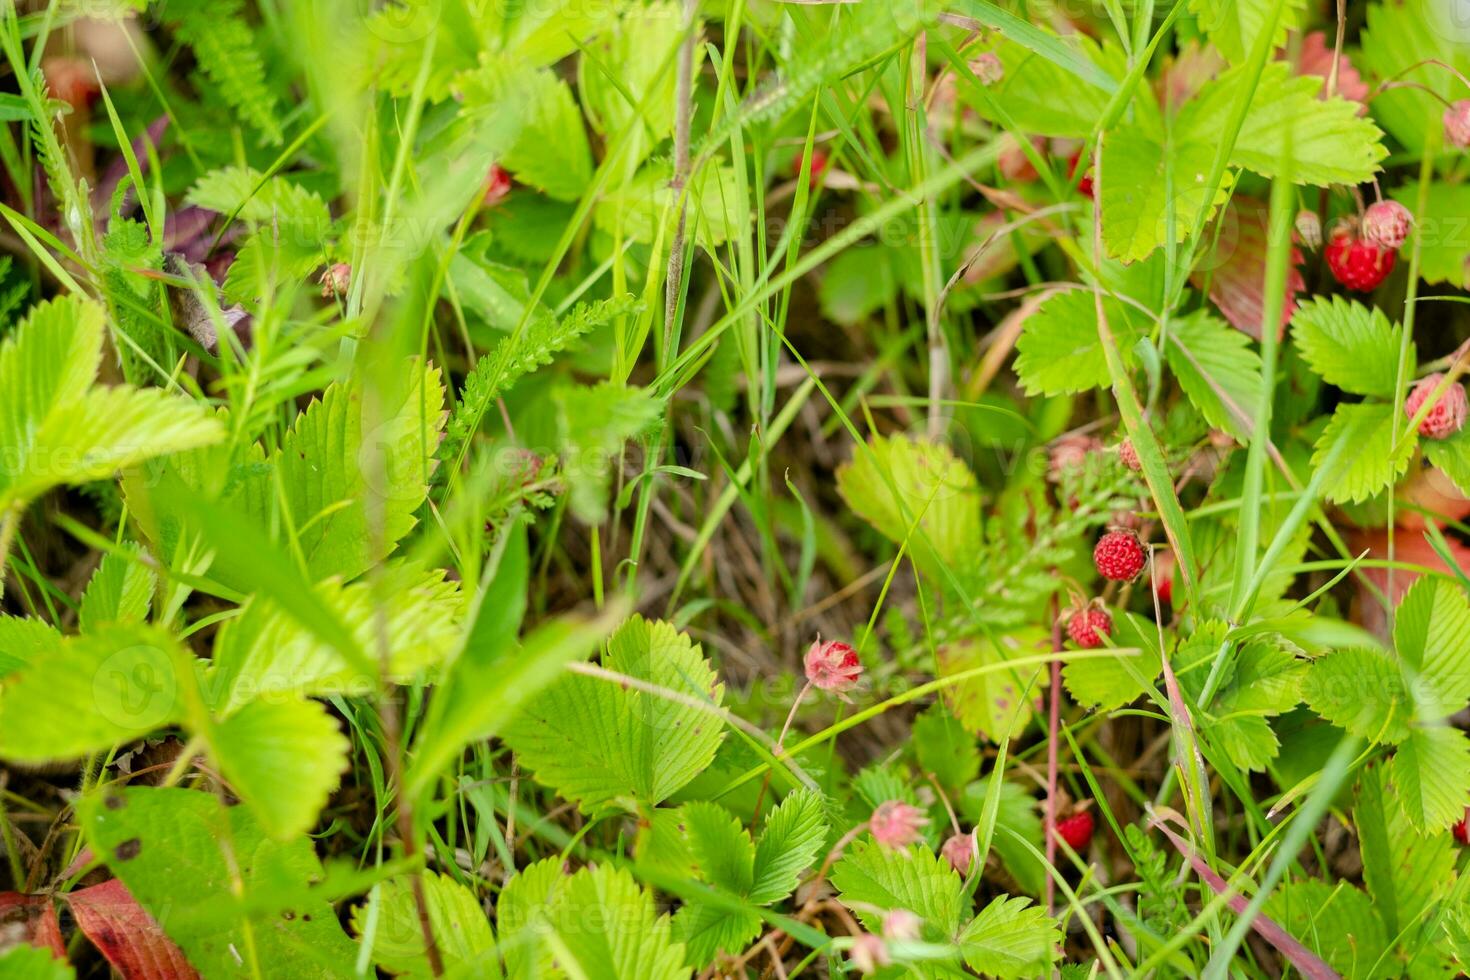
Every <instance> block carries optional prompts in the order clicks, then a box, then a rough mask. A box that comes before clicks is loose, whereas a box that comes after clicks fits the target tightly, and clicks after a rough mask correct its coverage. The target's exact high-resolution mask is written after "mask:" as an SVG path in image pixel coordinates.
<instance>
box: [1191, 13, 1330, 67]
mask: <svg viewBox="0 0 1470 980" xmlns="http://www.w3.org/2000/svg"><path fill="white" fill-rule="evenodd" d="M1276 2H1277V0H1190V3H1189V9H1190V12H1191V13H1193V14H1194V15H1195V16H1196V18H1197V19H1198V20H1199V26H1200V30H1202V31H1204V32H1205V33H1206V34H1208V35H1209V38H1210V40H1211V41H1212V42H1213V43H1214V45H1215V47H1217V48H1219V49H1220V53H1221V54H1223V55H1224V56H1225V57H1226V59H1227V60H1228V61H1229V62H1230V63H1231V64H1233V65H1238V64H1240V63H1241V62H1243V61H1245V59H1246V55H1247V54H1249V53H1250V50H1251V47H1252V46H1253V45H1255V43H1256V38H1257V37H1258V36H1260V34H1261V32H1262V31H1264V30H1265V29H1266V28H1267V26H1268V25H1269V24H1270V23H1271V22H1272V20H1273V19H1275V18H1274V14H1275V9H1276ZM1305 6H1306V0H1286V3H1285V4H1284V5H1283V10H1282V13H1281V17H1280V19H1279V20H1277V21H1276V30H1275V32H1274V34H1275V37H1274V38H1273V39H1272V42H1271V46H1272V47H1273V48H1275V47H1280V45H1281V42H1282V41H1284V40H1285V39H1286V32H1287V31H1288V30H1290V29H1291V28H1293V27H1296V26H1297V24H1298V23H1299V22H1300V20H1301V13H1302V9H1303V8H1304V7H1305Z"/></svg>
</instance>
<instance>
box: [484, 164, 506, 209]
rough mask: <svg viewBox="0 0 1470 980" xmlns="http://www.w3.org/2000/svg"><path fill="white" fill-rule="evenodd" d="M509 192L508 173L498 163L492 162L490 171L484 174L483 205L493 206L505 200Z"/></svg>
mask: <svg viewBox="0 0 1470 980" xmlns="http://www.w3.org/2000/svg"><path fill="white" fill-rule="evenodd" d="M509 194H510V174H509V173H507V172H506V170H505V168H504V167H502V166H501V165H500V164H498V163H492V164H491V165H490V172H489V173H488V174H486V175H485V193H484V200H483V204H484V206H485V207H487V208H488V207H493V206H494V205H496V204H499V203H500V202H501V201H503V200H505V199H506V197H507V196H508V195H509Z"/></svg>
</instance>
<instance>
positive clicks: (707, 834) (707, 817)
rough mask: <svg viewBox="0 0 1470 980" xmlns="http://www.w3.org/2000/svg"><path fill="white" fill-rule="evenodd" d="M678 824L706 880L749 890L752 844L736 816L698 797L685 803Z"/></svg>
mask: <svg viewBox="0 0 1470 980" xmlns="http://www.w3.org/2000/svg"><path fill="white" fill-rule="evenodd" d="M680 826H682V827H683V829H684V833H685V834H686V835H687V836H688V838H689V848H690V851H691V852H692V853H693V855H694V860H695V861H696V863H697V864H698V865H699V871H700V873H701V874H702V875H703V876H704V879H705V880H706V881H708V882H709V883H710V884H712V885H715V886H717V887H720V888H723V889H725V890H726V891H728V892H733V893H734V894H736V895H744V894H746V893H747V892H748V891H749V890H750V887H751V885H752V883H753V882H754V880H755V844H754V843H752V842H751V839H750V835H749V834H748V833H746V832H745V828H744V827H743V826H741V824H740V820H739V818H737V817H736V816H735V815H734V814H733V813H731V812H730V811H729V810H727V809H725V808H724V807H722V806H720V805H719V804H717V803H707V802H704V801H702V800H701V801H696V802H694V803H686V804H684V806H683V807H682V809H681V810H680Z"/></svg>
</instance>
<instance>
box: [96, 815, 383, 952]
mask: <svg viewBox="0 0 1470 980" xmlns="http://www.w3.org/2000/svg"><path fill="white" fill-rule="evenodd" d="M78 816H79V817H80V821H81V825H82V827H83V829H84V830H85V832H86V835H87V842H88V843H89V844H90V845H91V847H92V849H93V851H94V852H95V853H96V854H97V856H98V857H100V858H102V859H103V860H104V861H106V862H107V865H108V867H109V868H111V869H112V871H113V873H114V874H116V875H117V876H118V877H119V878H121V879H122V881H123V883H124V884H125V885H127V888H128V891H129V892H131V893H132V895H133V897H134V898H136V899H137V900H138V901H139V903H141V904H142V905H143V907H144V908H146V909H147V910H148V911H149V912H151V913H152V914H153V916H154V917H155V918H157V919H159V920H160V921H161V922H163V923H166V929H167V931H168V934H169V938H170V939H172V940H173V941H174V942H176V943H178V945H179V948H180V949H182V950H183V951H184V954H185V955H186V956H187V957H188V958H189V963H190V964H191V965H193V966H194V967H195V968H197V969H198V970H199V971H200V972H201V973H202V974H203V975H205V976H209V977H223V978H233V977H241V978H245V977H260V976H266V975H275V976H291V977H301V978H303V980H306V978H322V980H327V978H338V977H340V978H344V980H345V978H348V977H353V976H355V972H354V971H353V968H352V964H353V962H354V960H355V959H356V954H357V950H356V948H355V946H354V945H353V943H352V942H351V940H349V939H348V938H347V934H346V933H345V932H343V931H342V926H341V925H340V924H339V923H338V921H337V915H336V912H335V910H334V909H333V908H332V906H331V905H329V904H328V903H327V902H326V901H325V900H324V899H323V898H322V897H321V896H320V895H319V894H318V893H316V892H315V891H314V890H313V889H312V887H311V885H312V883H313V882H316V881H319V880H320V879H321V877H322V867H321V864H320V863H319V862H318V861H317V857H316V854H315V853H314V852H313V851H312V847H311V842H310V840H308V839H307V838H305V837H297V838H295V839H293V840H291V841H289V842H276V841H273V840H271V839H270V838H268V837H267V836H266V835H265V834H264V833H263V832H262V830H261V828H260V827H259V825H258V824H256V822H255V819H254V817H253V815H252V813H251V810H250V809H249V808H248V807H241V806H236V807H226V806H224V805H223V804H222V803H221V802H220V801H219V800H218V799H217V798H216V797H215V796H214V794H212V793H205V792H198V791H196V790H187V789H175V788H167V789H165V788H153V787H143V786H130V787H126V788H123V789H118V788H115V787H113V788H107V789H104V790H101V791H99V792H95V793H92V794H90V795H88V796H86V797H84V798H83V799H82V801H81V802H80V804H79V805H78Z"/></svg>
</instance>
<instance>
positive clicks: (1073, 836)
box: [1057, 810, 1092, 853]
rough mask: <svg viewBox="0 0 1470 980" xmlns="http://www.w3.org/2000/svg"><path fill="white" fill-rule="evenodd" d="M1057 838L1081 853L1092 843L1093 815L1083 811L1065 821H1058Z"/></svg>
mask: <svg viewBox="0 0 1470 980" xmlns="http://www.w3.org/2000/svg"><path fill="white" fill-rule="evenodd" d="M1057 837H1058V838H1059V839H1061V840H1064V841H1066V842H1067V846H1068V847H1070V848H1071V849H1072V850H1074V851H1077V852H1078V853H1081V852H1082V850H1083V849H1084V848H1086V847H1087V845H1088V844H1090V843H1092V814H1091V813H1088V812H1087V811H1086V810H1083V811H1082V812H1081V813H1075V814H1073V815H1072V816H1070V817H1067V818H1066V819H1064V820H1058V821H1057Z"/></svg>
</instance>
